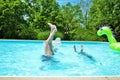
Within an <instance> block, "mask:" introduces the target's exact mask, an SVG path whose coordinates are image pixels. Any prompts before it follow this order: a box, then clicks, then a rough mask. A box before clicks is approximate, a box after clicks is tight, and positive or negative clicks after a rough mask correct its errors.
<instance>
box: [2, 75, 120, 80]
mask: <svg viewBox="0 0 120 80" xmlns="http://www.w3.org/2000/svg"><path fill="white" fill-rule="evenodd" d="M0 80H120V76H117V77H0Z"/></svg>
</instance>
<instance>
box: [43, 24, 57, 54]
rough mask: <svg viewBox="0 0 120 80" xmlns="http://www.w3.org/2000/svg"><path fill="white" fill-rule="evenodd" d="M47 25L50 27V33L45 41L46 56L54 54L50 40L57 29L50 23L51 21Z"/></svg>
mask: <svg viewBox="0 0 120 80" xmlns="http://www.w3.org/2000/svg"><path fill="white" fill-rule="evenodd" d="M48 25H49V26H50V27H51V32H50V35H49V37H48V39H47V40H46V42H45V55H46V56H49V55H53V54H54V52H53V46H52V40H53V38H54V35H55V32H56V31H57V29H56V26H55V25H52V24H51V23H48Z"/></svg>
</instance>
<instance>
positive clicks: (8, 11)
mask: <svg viewBox="0 0 120 80" xmlns="http://www.w3.org/2000/svg"><path fill="white" fill-rule="evenodd" d="M25 7H26V4H25V3H23V2H21V1H20V0H14V1H11V0H0V38H19V33H20V31H21V28H22V27H23V26H25V25H26V21H25V20H24V16H23V15H24V13H25Z"/></svg>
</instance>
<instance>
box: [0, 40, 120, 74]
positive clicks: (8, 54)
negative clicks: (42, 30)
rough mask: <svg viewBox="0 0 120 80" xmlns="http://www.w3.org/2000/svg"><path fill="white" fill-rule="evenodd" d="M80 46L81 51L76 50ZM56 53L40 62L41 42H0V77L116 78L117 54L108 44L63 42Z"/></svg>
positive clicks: (41, 53) (119, 72)
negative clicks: (81, 45) (74, 47)
mask: <svg viewBox="0 0 120 80" xmlns="http://www.w3.org/2000/svg"><path fill="white" fill-rule="evenodd" d="M80 44H83V45H84V52H85V53H86V54H89V55H91V56H92V57H93V58H94V60H92V59H90V58H89V57H87V56H84V55H82V54H77V53H75V52H74V50H73V45H76V47H77V51H79V50H80V49H79V48H80ZM55 47H56V48H57V52H56V53H55V55H54V56H53V57H52V58H51V59H49V60H46V61H43V57H42V55H43V54H44V42H43V41H30V40H0V76H118V75H120V67H119V66H120V53H119V52H115V51H113V50H111V49H110V48H109V43H107V42H64V41H62V44H61V45H60V46H55Z"/></svg>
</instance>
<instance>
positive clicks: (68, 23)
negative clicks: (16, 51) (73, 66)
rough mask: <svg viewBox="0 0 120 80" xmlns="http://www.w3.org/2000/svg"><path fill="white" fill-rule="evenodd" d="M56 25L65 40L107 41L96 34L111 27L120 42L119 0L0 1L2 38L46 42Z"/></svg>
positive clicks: (59, 34)
mask: <svg viewBox="0 0 120 80" xmlns="http://www.w3.org/2000/svg"><path fill="white" fill-rule="evenodd" d="M48 22H51V23H53V24H55V25H57V28H58V32H57V33H56V35H55V37H61V38H62V39H63V40H80V41H81V40H84V41H107V38H106V37H105V36H103V37H98V36H97V34H96V32H97V30H98V29H99V27H100V26H101V25H104V24H108V25H109V26H111V28H112V29H113V32H114V35H115V38H116V39H117V40H118V41H120V0H91V1H90V2H89V1H88V2H85V1H84V0H81V1H80V2H79V3H78V4H76V5H72V4H71V3H67V4H66V5H62V6H60V5H59V4H58V3H57V2H56V0H0V38H1V39H40V40H45V39H47V37H48V35H49V32H50V28H49V27H48V25H47V23H48Z"/></svg>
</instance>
